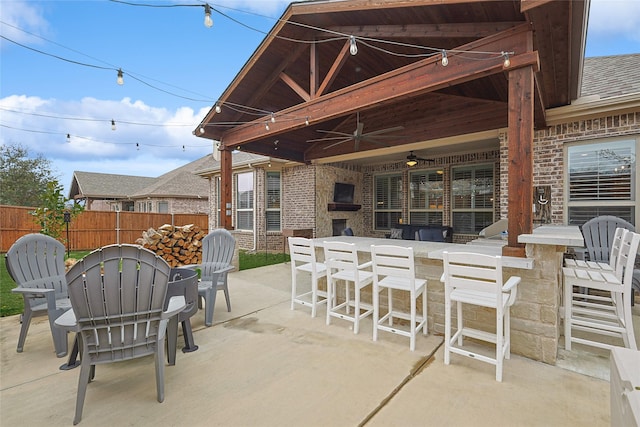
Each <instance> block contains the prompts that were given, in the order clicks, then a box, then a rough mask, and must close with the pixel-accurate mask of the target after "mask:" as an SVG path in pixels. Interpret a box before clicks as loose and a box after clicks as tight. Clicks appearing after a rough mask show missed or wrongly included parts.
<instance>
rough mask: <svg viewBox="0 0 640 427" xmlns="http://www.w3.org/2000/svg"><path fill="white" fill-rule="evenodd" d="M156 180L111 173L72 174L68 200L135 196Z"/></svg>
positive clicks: (77, 172)
mask: <svg viewBox="0 0 640 427" xmlns="http://www.w3.org/2000/svg"><path fill="white" fill-rule="evenodd" d="M155 179H156V178H149V177H146V176H133V175H117V174H111V173H96V172H82V171H75V172H73V179H72V180H71V188H70V189H69V198H70V199H74V198H87V197H88V198H92V199H117V198H122V197H126V196H129V195H131V194H135V193H136V192H138V191H140V190H141V189H143V188H145V187H146V186H148V185H150V184H151V183H153V181H155Z"/></svg>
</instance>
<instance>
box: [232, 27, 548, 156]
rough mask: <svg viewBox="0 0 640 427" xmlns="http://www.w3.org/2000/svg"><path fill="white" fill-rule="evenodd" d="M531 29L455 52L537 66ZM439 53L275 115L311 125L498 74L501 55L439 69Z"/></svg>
mask: <svg viewBox="0 0 640 427" xmlns="http://www.w3.org/2000/svg"><path fill="white" fill-rule="evenodd" d="M529 40H531V27H530V26H529V25H528V24H523V25H520V26H518V27H514V28H511V29H509V30H506V31H504V32H502V33H499V34H495V35H492V36H489V37H486V38H484V39H481V40H476V41H474V42H471V43H467V44H465V45H462V46H460V47H458V48H456V50H462V51H465V52H470V51H482V52H501V51H509V52H514V55H513V56H512V57H511V66H510V67H509V69H510V70H511V69H514V68H518V67H524V66H528V65H534V66H535V67H536V68H537V66H538V55H537V53H536V52H530V45H529V43H528V41H529ZM439 60H440V58H439V57H430V58H427V59H423V60H420V61H416V62H414V63H412V64H409V65H406V66H404V67H401V68H398V69H396V70H393V71H390V72H388V73H385V74H382V75H379V76H376V77H373V78H371V79H369V80H366V81H363V82H359V83H356V84H354V85H352V86H349V87H346V88H343V89H340V90H337V91H334V92H331V93H328V94H326V95H324V96H321V97H318V98H316V99H312V100H311V101H309V102H306V103H303V104H299V105H296V106H293V107H290V108H287V109H285V110H282V111H280V112H279V113H278V114H279V115H284V116H291V117H301V118H306V117H308V118H309V120H310V121H311V122H312V123H317V122H323V121H326V120H330V119H334V118H336V117H340V116H344V115H346V114H350V113H353V112H355V111H357V110H361V109H366V108H370V107H372V106H374V105H377V106H379V105H380V104H384V103H391V102H398V101H400V100H403V99H410V98H411V97H415V96H418V95H421V94H424V93H428V92H433V91H436V90H438V89H441V88H444V87H447V86H451V85H457V84H460V83H464V82H467V81H471V80H475V79H478V78H482V77H485V76H488V75H491V74H495V73H500V72H503V71H504V70H505V69H504V67H503V64H502V58H501V57H496V58H493V59H488V60H484V61H470V60H467V59H465V58H463V57H461V56H458V55H450V58H449V66H448V67H443V66H442V65H441V64H440V61H439ZM304 126H305V121H304V119H301V120H300V121H299V122H298V121H295V120H281V121H277V122H276V123H273V125H272V126H270V128H271V129H270V130H269V131H265V129H264V126H263V123H262V121H261V120H255V121H253V122H250V123H247V124H243V125H239V126H237V127H234V128H231V129H229V130H227V131H226V132H225V133H224V135H223V138H221V139H222V141H223V144H224V145H226V146H236V145H239V144H243V143H246V142H250V141H254V140H258V139H262V138H265V137H270V136H276V135H278V134H280V133H284V132H288V131H292V130H295V129H298V128H301V127H304Z"/></svg>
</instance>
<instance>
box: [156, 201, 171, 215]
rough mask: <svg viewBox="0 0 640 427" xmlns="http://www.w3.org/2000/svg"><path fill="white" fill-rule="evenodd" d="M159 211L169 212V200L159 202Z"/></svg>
mask: <svg viewBox="0 0 640 427" xmlns="http://www.w3.org/2000/svg"><path fill="white" fill-rule="evenodd" d="M158 213H169V202H158Z"/></svg>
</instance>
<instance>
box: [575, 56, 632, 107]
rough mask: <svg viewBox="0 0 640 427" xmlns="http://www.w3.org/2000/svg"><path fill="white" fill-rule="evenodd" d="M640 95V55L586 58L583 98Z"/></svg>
mask: <svg viewBox="0 0 640 427" xmlns="http://www.w3.org/2000/svg"><path fill="white" fill-rule="evenodd" d="M634 93H640V54H637V53H636V54H630V55H615V56H596V57H591V58H585V61H584V70H583V76H582V91H581V96H592V95H598V96H599V97H600V99H603V98H611V97H614V96H620V95H629V94H634Z"/></svg>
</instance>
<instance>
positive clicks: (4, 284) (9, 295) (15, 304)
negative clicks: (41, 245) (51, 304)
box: [0, 251, 289, 317]
mask: <svg viewBox="0 0 640 427" xmlns="http://www.w3.org/2000/svg"><path fill="white" fill-rule="evenodd" d="M89 252H90V251H77V252H73V251H72V252H71V254H70V256H69V258H75V259H80V258H82V257H84V256H85V255H87V254H88V253H89ZM1 256H2V260H0V317H4V316H12V315H14V314H20V313H22V309H23V308H24V305H23V299H22V296H20V295H18V294H14V293H13V292H11V289H13V288H14V287H15V286H16V284H15V283H14V281H13V279H11V277H10V276H9V273H8V272H7V266H6V264H5V263H4V254H1ZM238 256H239V257H240V270H248V269H250V268H256V267H263V266H265V265H272V264H280V263H283V262H286V261H289V255H288V254H282V253H280V254H266V253H248V252H247V251H240V252H239V255H238Z"/></svg>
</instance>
